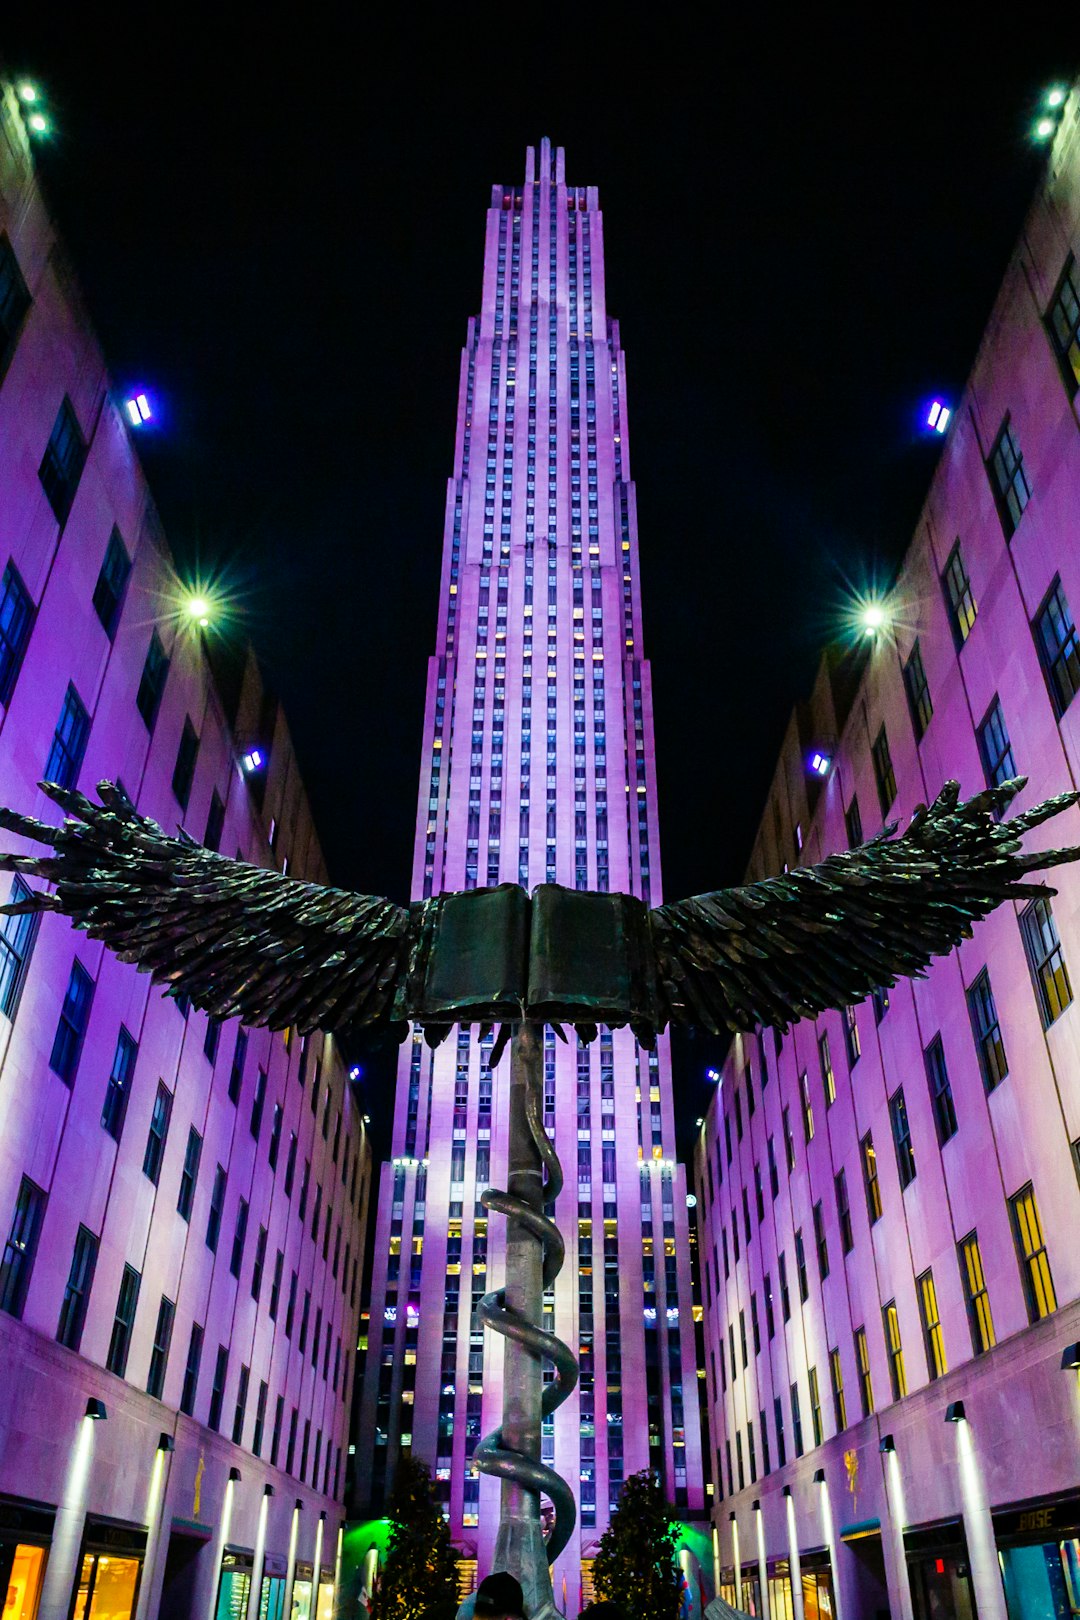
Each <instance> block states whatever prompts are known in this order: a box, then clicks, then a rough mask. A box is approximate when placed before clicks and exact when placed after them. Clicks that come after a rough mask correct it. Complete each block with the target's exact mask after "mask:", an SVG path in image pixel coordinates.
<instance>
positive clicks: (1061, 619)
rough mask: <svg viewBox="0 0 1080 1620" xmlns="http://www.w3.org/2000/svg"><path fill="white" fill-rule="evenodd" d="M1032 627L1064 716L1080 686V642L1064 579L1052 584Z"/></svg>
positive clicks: (1057, 710) (1057, 708)
mask: <svg viewBox="0 0 1080 1620" xmlns="http://www.w3.org/2000/svg"><path fill="white" fill-rule="evenodd" d="M1032 628H1033V630H1034V634H1035V643H1036V646H1037V647H1038V649H1039V657H1040V659H1041V660H1042V666H1043V672H1044V674H1045V675H1046V680H1047V684H1048V686H1049V688H1050V696H1051V698H1052V699H1053V703H1054V711H1055V713H1056V714H1057V715H1058V716H1059V717H1060V716H1061V715H1063V714H1064V713H1065V710H1066V709H1067V708H1068V707H1069V704H1070V703H1071V702H1072V700H1073V698H1074V697H1075V696H1076V694H1077V691H1078V690H1080V642H1078V640H1077V635H1076V626H1075V625H1074V623H1073V617H1072V613H1071V612H1070V610H1069V604H1068V602H1067V601H1066V599H1065V592H1064V591H1063V590H1062V588H1061V581H1060V579H1055V581H1054V583H1053V585H1052V586H1051V587H1050V590H1049V592H1048V594H1047V597H1046V600H1045V601H1044V602H1043V605H1042V607H1041V608H1040V609H1039V611H1038V613H1037V614H1036V615H1035V622H1034V624H1033V626H1032Z"/></svg>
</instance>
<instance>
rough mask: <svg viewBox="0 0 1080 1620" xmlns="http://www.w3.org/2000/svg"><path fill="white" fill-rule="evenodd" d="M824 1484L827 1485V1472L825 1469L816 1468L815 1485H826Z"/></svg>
mask: <svg viewBox="0 0 1080 1620" xmlns="http://www.w3.org/2000/svg"><path fill="white" fill-rule="evenodd" d="M824 1483H825V1470H824V1468H816V1469H815V1470H814V1484H815V1485H824Z"/></svg>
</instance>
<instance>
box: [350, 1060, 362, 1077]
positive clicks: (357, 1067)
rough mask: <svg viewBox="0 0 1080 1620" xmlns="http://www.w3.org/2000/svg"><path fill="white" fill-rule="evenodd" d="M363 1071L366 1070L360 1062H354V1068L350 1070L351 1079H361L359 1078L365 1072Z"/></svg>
mask: <svg viewBox="0 0 1080 1620" xmlns="http://www.w3.org/2000/svg"><path fill="white" fill-rule="evenodd" d="M363 1072H364V1071H363V1069H362V1068H361V1067H360V1065H359V1063H354V1064H353V1066H352V1068H351V1069H350V1070H349V1079H350V1080H359V1078H360V1076H361V1075H362V1074H363Z"/></svg>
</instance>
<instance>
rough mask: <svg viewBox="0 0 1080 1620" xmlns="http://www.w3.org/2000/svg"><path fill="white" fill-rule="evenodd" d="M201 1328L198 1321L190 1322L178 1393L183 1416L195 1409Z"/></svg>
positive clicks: (189, 1415) (201, 1337)
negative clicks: (181, 1383)
mask: <svg viewBox="0 0 1080 1620" xmlns="http://www.w3.org/2000/svg"><path fill="white" fill-rule="evenodd" d="M202 1347H203V1330H202V1327H201V1325H200V1324H199V1323H198V1322H193V1323H192V1324H191V1338H190V1339H189V1341H188V1353H187V1361H186V1363H185V1364H184V1387H183V1390H182V1391H181V1394H180V1410H181V1412H183V1414H184V1416H185V1417H191V1416H192V1414H193V1412H194V1411H195V1395H196V1392H197V1390H198V1387H199V1363H200V1361H201V1360H202Z"/></svg>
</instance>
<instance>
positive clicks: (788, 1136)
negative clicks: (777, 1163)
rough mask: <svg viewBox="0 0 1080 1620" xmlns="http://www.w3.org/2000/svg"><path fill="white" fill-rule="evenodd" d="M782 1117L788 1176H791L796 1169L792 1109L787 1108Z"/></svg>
mask: <svg viewBox="0 0 1080 1620" xmlns="http://www.w3.org/2000/svg"><path fill="white" fill-rule="evenodd" d="M782 1117H783V1125H784V1153H785V1155H786V1158H787V1167H788V1175H790V1174H791V1172H792V1171H793V1170H794V1168H795V1137H794V1136H793V1134H792V1130H791V1109H790V1108H785V1109H784V1111H783V1116H782Z"/></svg>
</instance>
